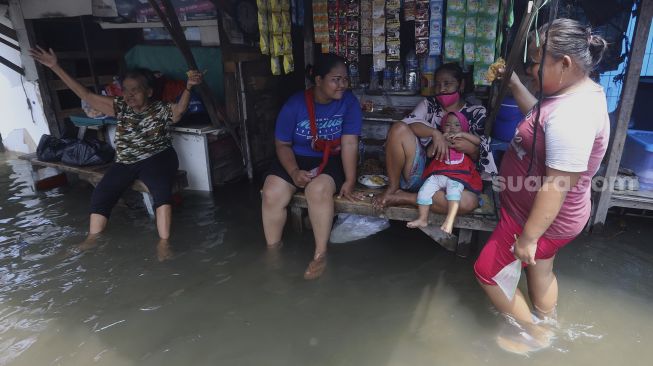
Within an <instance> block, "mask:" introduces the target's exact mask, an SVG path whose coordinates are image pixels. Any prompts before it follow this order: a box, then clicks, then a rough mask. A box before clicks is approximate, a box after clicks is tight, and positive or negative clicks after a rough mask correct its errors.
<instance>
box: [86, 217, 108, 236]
mask: <svg viewBox="0 0 653 366" xmlns="http://www.w3.org/2000/svg"><path fill="white" fill-rule="evenodd" d="M107 222H109V219H108V218H107V217H106V216H103V215H100V214H96V213H92V214H91V219H90V224H89V229H88V235H94V234H99V233H101V232H103V231H104V229H105V228H106V227H107Z"/></svg>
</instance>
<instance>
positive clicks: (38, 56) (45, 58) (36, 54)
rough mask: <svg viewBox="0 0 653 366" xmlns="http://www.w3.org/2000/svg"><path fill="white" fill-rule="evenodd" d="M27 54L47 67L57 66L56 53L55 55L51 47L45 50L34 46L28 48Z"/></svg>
mask: <svg viewBox="0 0 653 366" xmlns="http://www.w3.org/2000/svg"><path fill="white" fill-rule="evenodd" d="M29 55H30V56H32V58H34V59H35V60H36V61H38V62H39V63H41V64H42V65H43V66H47V67H49V68H53V67H55V66H57V63H58V60H57V55H55V53H54V51H53V50H52V48H50V49H48V50H47V51H46V50H44V49H43V48H41V47H39V46H36V48H32V49H30V50H29Z"/></svg>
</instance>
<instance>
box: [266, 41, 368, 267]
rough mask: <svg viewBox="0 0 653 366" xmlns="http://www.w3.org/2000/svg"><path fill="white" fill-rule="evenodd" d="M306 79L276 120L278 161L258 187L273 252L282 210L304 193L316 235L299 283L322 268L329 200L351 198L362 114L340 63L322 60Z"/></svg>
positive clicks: (338, 59) (328, 227)
mask: <svg viewBox="0 0 653 366" xmlns="http://www.w3.org/2000/svg"><path fill="white" fill-rule="evenodd" d="M308 74H309V78H310V79H311V81H312V82H313V85H314V86H313V87H311V88H310V89H307V90H306V91H302V92H299V93H296V94H294V95H293V96H292V97H290V99H288V101H287V102H286V104H284V106H283V107H282V109H281V112H279V116H278V117H277V125H276V129H275V145H276V152H277V160H276V161H275V162H274V163H273V165H272V167H271V168H270V172H269V173H268V176H267V178H266V179H265V184H264V185H263V209H262V211H263V229H264V230H265V240H266V242H267V245H268V248H269V249H278V248H280V247H281V245H282V242H281V235H282V232H283V227H284V225H285V223H286V216H287V215H286V207H287V206H288V203H290V200H291V198H292V196H293V194H294V193H295V192H296V191H297V190H298V189H303V190H304V192H305V194H306V200H307V202H308V215H309V217H310V219H311V224H312V226H313V234H314V236H315V254H314V256H313V260H312V261H311V263H310V264H309V265H308V268H307V269H306V272H305V273H304V278H305V279H315V278H317V277H319V276H320V275H321V274H322V272H324V269H325V267H326V252H327V241H328V240H329V233H330V231H331V225H332V223H333V215H334V212H333V211H334V209H333V195H334V194H336V193H338V195H339V197H345V198H347V199H349V200H353V199H354V196H353V195H352V193H353V190H354V184H355V182H356V164H357V161H358V136H359V135H360V132H361V123H362V112H361V108H360V104H359V102H358V99H356V97H355V96H354V94H353V93H352V92H351V91H349V90H348V86H349V79H348V77H347V67H346V65H345V59H343V58H342V57H340V56H336V55H334V54H325V55H321V56H320V58H319V59H318V60H317V62H316V63H315V66H314V67H313V68H312V69H310V68H309V72H308Z"/></svg>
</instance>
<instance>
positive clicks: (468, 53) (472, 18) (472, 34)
mask: <svg viewBox="0 0 653 366" xmlns="http://www.w3.org/2000/svg"><path fill="white" fill-rule="evenodd" d="M479 7H480V1H479V0H467V8H466V10H467V12H466V15H465V41H464V42H463V65H464V66H465V69H468V68H469V67H470V66H471V65H473V64H474V61H476V34H477V23H478V12H479V11H480V9H479Z"/></svg>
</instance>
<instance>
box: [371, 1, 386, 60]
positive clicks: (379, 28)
mask: <svg viewBox="0 0 653 366" xmlns="http://www.w3.org/2000/svg"><path fill="white" fill-rule="evenodd" d="M372 54H373V56H372V65H373V66H374V71H381V70H383V69H385V0H373V2H372Z"/></svg>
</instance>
